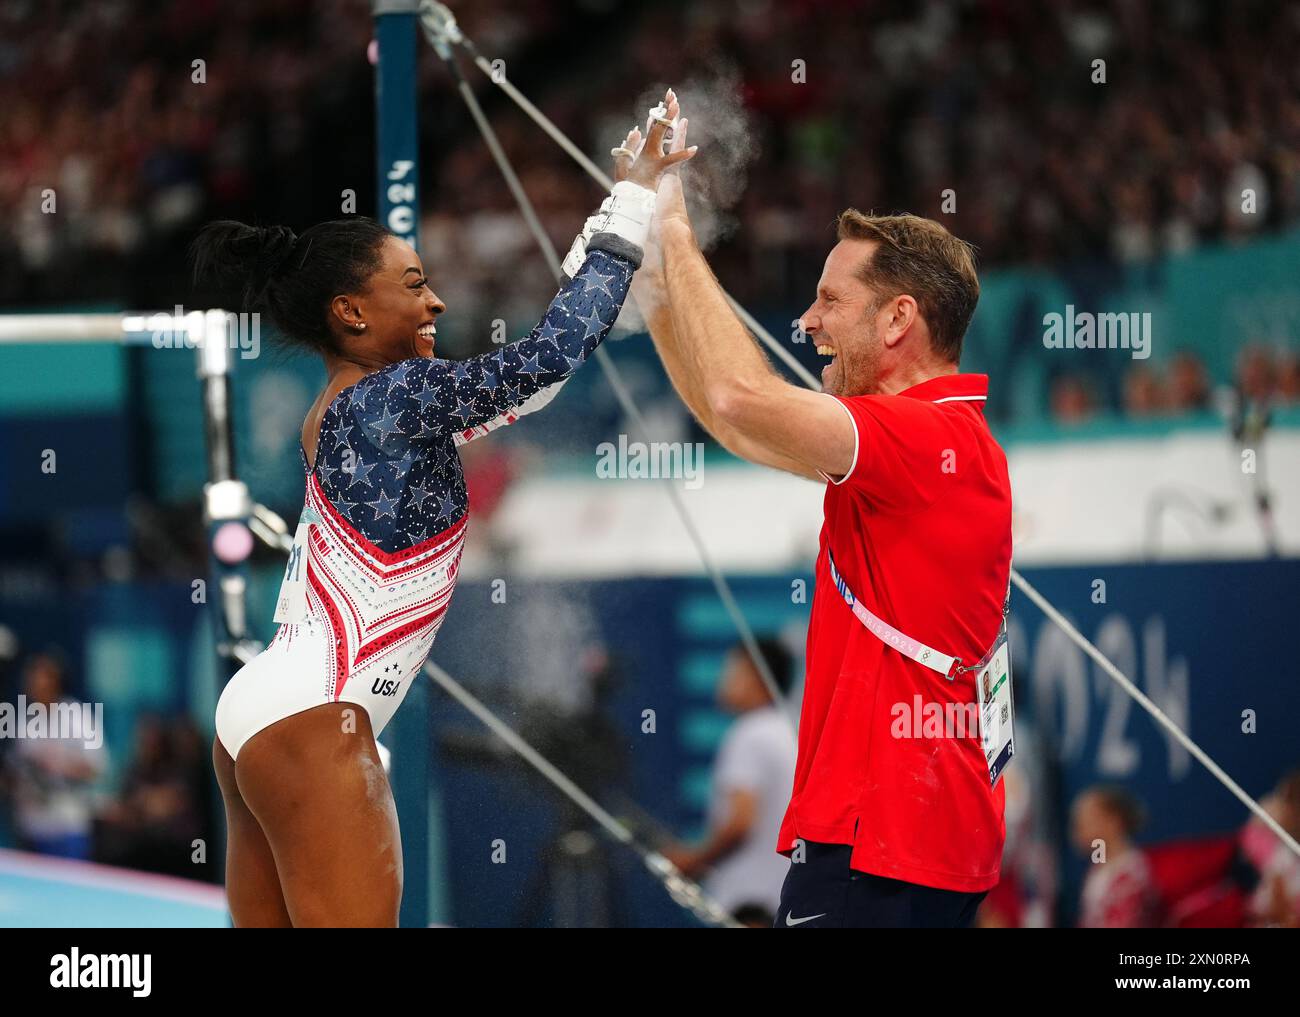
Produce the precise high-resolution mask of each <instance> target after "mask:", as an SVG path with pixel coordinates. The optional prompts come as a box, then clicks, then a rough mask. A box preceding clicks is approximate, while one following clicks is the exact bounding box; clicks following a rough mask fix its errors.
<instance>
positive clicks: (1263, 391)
mask: <svg viewBox="0 0 1300 1017" xmlns="http://www.w3.org/2000/svg"><path fill="white" fill-rule="evenodd" d="M1120 386H1121V387H1120V391H1119V393H1118V396H1117V400H1116V402H1117V405H1118V410H1119V414H1120V415H1121V416H1123V417H1124V418H1126V419H1128V420H1159V419H1174V418H1178V417H1186V416H1190V415H1193V414H1198V413H1206V412H1218V413H1220V414H1221V415H1222V416H1224V417H1225V418H1226V419H1228V420H1229V421H1233V420H1235V419H1236V418H1237V417H1238V416H1240V415H1241V414H1243V413H1244V412H1247V411H1250V412H1255V413H1261V414H1268V413H1269V412H1271V411H1272V410H1276V409H1288V410H1290V409H1297V408H1300V356H1298V355H1297V354H1296V353H1295V352H1293V351H1290V350H1280V349H1276V348H1275V347H1272V346H1269V345H1267V344H1264V343H1248V344H1247V345H1245V346H1244V347H1242V349H1241V351H1240V352H1239V353H1238V355H1237V358H1236V369H1235V374H1234V377H1233V378H1232V380H1231V382H1230V383H1228V384H1223V385H1215V384H1214V382H1213V380H1212V379H1211V377H1210V374H1209V372H1208V370H1207V369H1206V367H1205V363H1204V361H1203V360H1202V359H1201V358H1200V357H1199V356H1198V355H1197V354H1196V353H1195V352H1193V351H1191V350H1181V351H1179V352H1178V353H1176V354H1174V355H1173V356H1172V357H1171V358H1170V359H1169V361H1168V363H1167V364H1164V365H1162V366H1152V365H1150V364H1149V363H1145V362H1135V363H1134V365H1133V366H1131V367H1130V368H1129V369H1128V370H1127V371H1126V372H1125V373H1124V374H1123V375H1122V377H1121V379H1120ZM1104 389H1105V385H1104V384H1103V383H1102V382H1101V381H1100V380H1099V379H1097V378H1095V377H1093V376H1091V375H1087V374H1083V373H1078V372H1062V373H1061V374H1059V375H1057V376H1056V378H1055V379H1053V381H1052V385H1051V397H1050V398H1051V407H1050V409H1051V417H1052V419H1053V420H1054V421H1055V422H1056V423H1059V424H1063V425H1067V426H1072V425H1076V424H1082V423H1086V422H1088V421H1090V420H1093V419H1095V418H1096V417H1097V416H1098V414H1100V413H1102V412H1103V411H1104V410H1105V409H1106V408H1107V407H1108V405H1109V404H1110V401H1109V400H1108V399H1107V396H1106V393H1105V391H1104Z"/></svg>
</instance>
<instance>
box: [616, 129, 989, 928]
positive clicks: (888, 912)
mask: <svg viewBox="0 0 1300 1017" xmlns="http://www.w3.org/2000/svg"><path fill="white" fill-rule="evenodd" d="M686 129H687V123H686V121H685V120H683V121H681V122H680V123H679V124H678V125H677V130H676V132H675V137H674V139H673V141H672V145H673V146H674V147H681V146H684V144H685V135H686ZM620 161H621V162H623V163H627V162H628V161H629V157H628V156H624V157H623V158H622V159H621V160H620ZM620 168H621V169H625V167H620ZM837 227H838V243H837V244H836V245H835V247H834V249H832V251H831V252H830V254H829V256H828V257H827V258H826V263H825V268H824V269H823V272H822V276H821V279H820V281H819V282H818V286H817V293H816V296H815V298H814V299H813V302H812V304H811V306H809V307H808V309H807V310H806V311H804V313H803V316H802V317H801V319H800V327H801V328H802V329H803V330H804V331H805V332H806V333H807V334H808V336H809V337H810V338H811V339H812V341H813V343H815V344H816V347H817V352H818V353H819V354H821V355H822V356H824V357H827V358H829V361H830V362H829V363H828V364H827V365H826V367H825V368H824V369H823V371H822V383H823V386H824V388H825V391H824V392H821V393H818V392H812V391H809V390H808V389H805V388H802V387H799V386H797V385H793V384H790V383H789V382H787V381H786V380H785V379H784V378H782V377H781V376H780V375H778V374H777V373H776V372H775V371H774V370H773V369H772V367H771V366H770V365H769V363H768V361H767V359H766V357H765V356H764V355H763V353H762V352H761V351H760V350H759V348H758V346H757V345H756V344H755V342H754V340H753V339H752V337H751V336H750V335H749V333H748V331H747V330H746V329H745V327H744V325H743V324H742V323H741V322H740V320H739V319H738V318H737V317H736V315H735V314H734V313H733V312H732V310H731V308H730V306H729V305H728V302H727V300H726V298H725V296H724V295H723V293H722V290H721V288H720V287H719V285H718V282H717V280H716V279H715V278H714V276H713V273H712V272H711V271H710V270H709V266H708V264H707V262H706V261H705V260H704V256H703V255H702V254H701V252H700V249H699V245H698V244H697V243H696V238H695V234H694V231H693V230H692V228H691V222H690V217H689V215H688V214H687V210H686V204H685V202H684V200H683V192H682V182H681V179H680V176H679V175H678V174H677V173H675V172H674V173H669V174H667V175H666V176H665V177H664V179H663V181H662V182H661V184H660V188H659V192H658V209H657V212H656V216H655V228H654V231H653V233H652V237H651V249H649V250H648V251H647V257H646V260H645V263H644V265H645V267H644V268H643V270H642V272H641V273H639V274H638V276H637V279H636V281H635V282H634V285H633V294H634V296H635V297H636V299H637V301H638V304H639V305H640V307H641V308H642V311H643V313H644V314H645V316H646V318H647V322H648V325H649V328H650V332H651V336H652V338H653V340H654V343H655V346H656V348H657V349H658V351H659V354H660V356H661V357H662V358H663V361H664V364H665V366H666V367H667V370H668V373H669V376H670V378H671V379H672V382H673V384H674V386H675V387H676V388H677V391H678V392H679V393H680V394H681V397H682V399H683V400H684V401H685V402H686V404H687V405H688V406H689V407H690V409H691V411H692V412H693V413H694V414H695V415H696V416H697V417H698V418H699V420H700V422H701V423H702V424H703V425H704V427H705V428H707V429H708V430H709V431H710V432H711V433H712V434H713V435H714V436H715V437H716V438H717V439H718V440H719V441H720V442H721V443H722V444H723V445H725V446H726V447H727V448H729V449H730V450H731V451H733V452H734V453H736V454H737V455H739V456H742V457H743V458H745V459H748V460H750V461H752V462H755V463H759V464H761V465H765V466H773V467H776V468H779V469H783V470H788V471H790V472H793V473H797V474H801V475H803V476H806V477H811V478H814V479H821V480H824V481H825V482H827V487H826V498H825V503H824V511H825V523H824V525H823V527H822V532H821V542H820V543H821V546H820V551H819V554H818V559H817V580H816V591H815V594H814V598H813V605H812V616H811V619H810V622H809V628H808V652H807V678H806V682H805V687H804V700H803V707H802V714H801V721H800V728H799V761H798V766H797V770H796V774H795V781H794V789H793V795H792V798H791V802H790V807H789V810H788V811H787V813H786V817H785V822H784V824H783V827H782V830H781V835H780V839H779V842H778V845H777V848H778V850H780V851H782V852H785V853H790V854H792V856H793V857H794V860H795V861H799V862H801V863H802V864H796V865H792V866H791V868H790V874H789V876H788V877H787V879H786V883H785V888H784V891H783V895H782V902H781V911H780V914H779V916H778V919H777V925H778V926H782V927H795V926H805V925H806V926H809V927H813V926H819V925H840V926H867V925H875V926H906V925H969V924H970V923H971V922H972V921H973V919H974V915H975V909H976V907H977V906H978V904H979V902H980V900H981V899H982V898H983V896H984V894H985V892H987V891H988V890H989V889H990V888H991V887H993V886H994V885H995V884H996V883H997V881H998V872H999V863H1000V858H1001V853H1002V844H1003V839H1004V826H1003V818H1002V812H1003V791H1002V787H1001V785H1000V783H998V782H997V780H996V777H997V775H998V773H1000V767H1001V766H1002V765H1005V761H1006V758H1009V753H1010V703H1009V698H1008V700H1007V702H1006V704H1005V706H1006V709H1005V710H1003V704H1002V703H1000V702H997V700H996V699H995V698H993V697H996V696H998V695H1003V694H1006V693H1005V688H1006V687H1007V686H1009V675H1007V676H1006V679H1005V680H1004V681H1002V682H1001V683H1000V684H999V683H998V678H997V676H996V675H995V676H993V678H992V681H991V682H990V684H989V688H990V707H991V708H992V707H994V706H996V714H997V715H1001V716H1002V718H1003V720H1002V725H1003V726H1001V727H998V728H997V729H996V733H994V731H993V729H992V724H988V725H987V726H988V727H989V728H990V733H989V738H988V739H986V742H988V743H989V744H993V743H997V745H996V746H995V748H997V747H999V746H1000V747H1001V748H1002V749H1003V750H1004V751H1003V752H1002V753H1001V754H999V753H998V752H996V751H995V752H992V753H988V754H987V755H986V751H987V748H988V746H987V745H985V744H982V743H981V737H980V724H981V720H980V716H981V714H980V708H979V704H980V700H978V699H977V693H976V687H975V686H976V683H975V677H976V675H977V674H979V673H981V672H980V671H978V670H976V669H974V668H971V667H969V665H972V664H975V663H976V662H978V661H981V660H982V659H983V658H985V657H990V656H992V655H993V650H994V649H996V648H998V647H1000V646H1001V645H1002V643H1001V641H1000V633H1001V631H1002V626H1001V621H1002V617H1003V606H1004V603H1005V595H1006V592H1007V579H1008V573H1009V570H1010V565H1011V493H1010V484H1009V481H1008V477H1007V465H1006V457H1005V455H1004V454H1003V452H1002V449H1001V448H1000V447H999V446H998V444H997V442H996V441H994V439H993V436H992V435H991V434H990V432H989V429H988V426H987V425H986V423H985V421H984V416H983V402H984V399H985V398H986V395H987V391H988V379H987V378H986V377H985V376H983V375H964V374H959V373H958V367H957V365H958V360H959V358H960V354H961V344H962V337H963V335H964V334H965V331H966V327H967V325H968V323H969V322H970V319H971V315H972V314H973V313H974V310H975V304H976V301H977V300H978V299H979V282H978V280H977V278H976V275H975V267H974V261H973V258H972V256H971V251H970V248H969V246H968V245H967V244H965V243H964V242H963V241H961V240H959V239H957V238H956V237H954V236H953V235H952V234H950V233H949V232H948V231H947V230H946V229H945V228H944V227H943V226H941V225H940V224H939V223H937V222H934V221H932V220H929V219H923V218H920V217H918V216H913V215H897V216H869V215H864V214H862V213H861V212H858V211H856V210H855V209H848V210H847V211H845V212H843V213H842V214H841V215H840V216H839V219H838V223H837ZM656 246H657V250H656V249H655V247H656ZM995 659H996V658H995ZM963 661H964V662H965V665H963V664H962V662H963ZM993 715H994V714H989V715H988V716H993ZM936 717H937V718H939V722H938V723H931V721H932V720H933V719H934V718H936ZM1004 735H1005V738H1006V744H1005V745H1003V744H1002V743H1001V741H1000V739H1001V738H1002V737H1003V736H1004Z"/></svg>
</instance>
